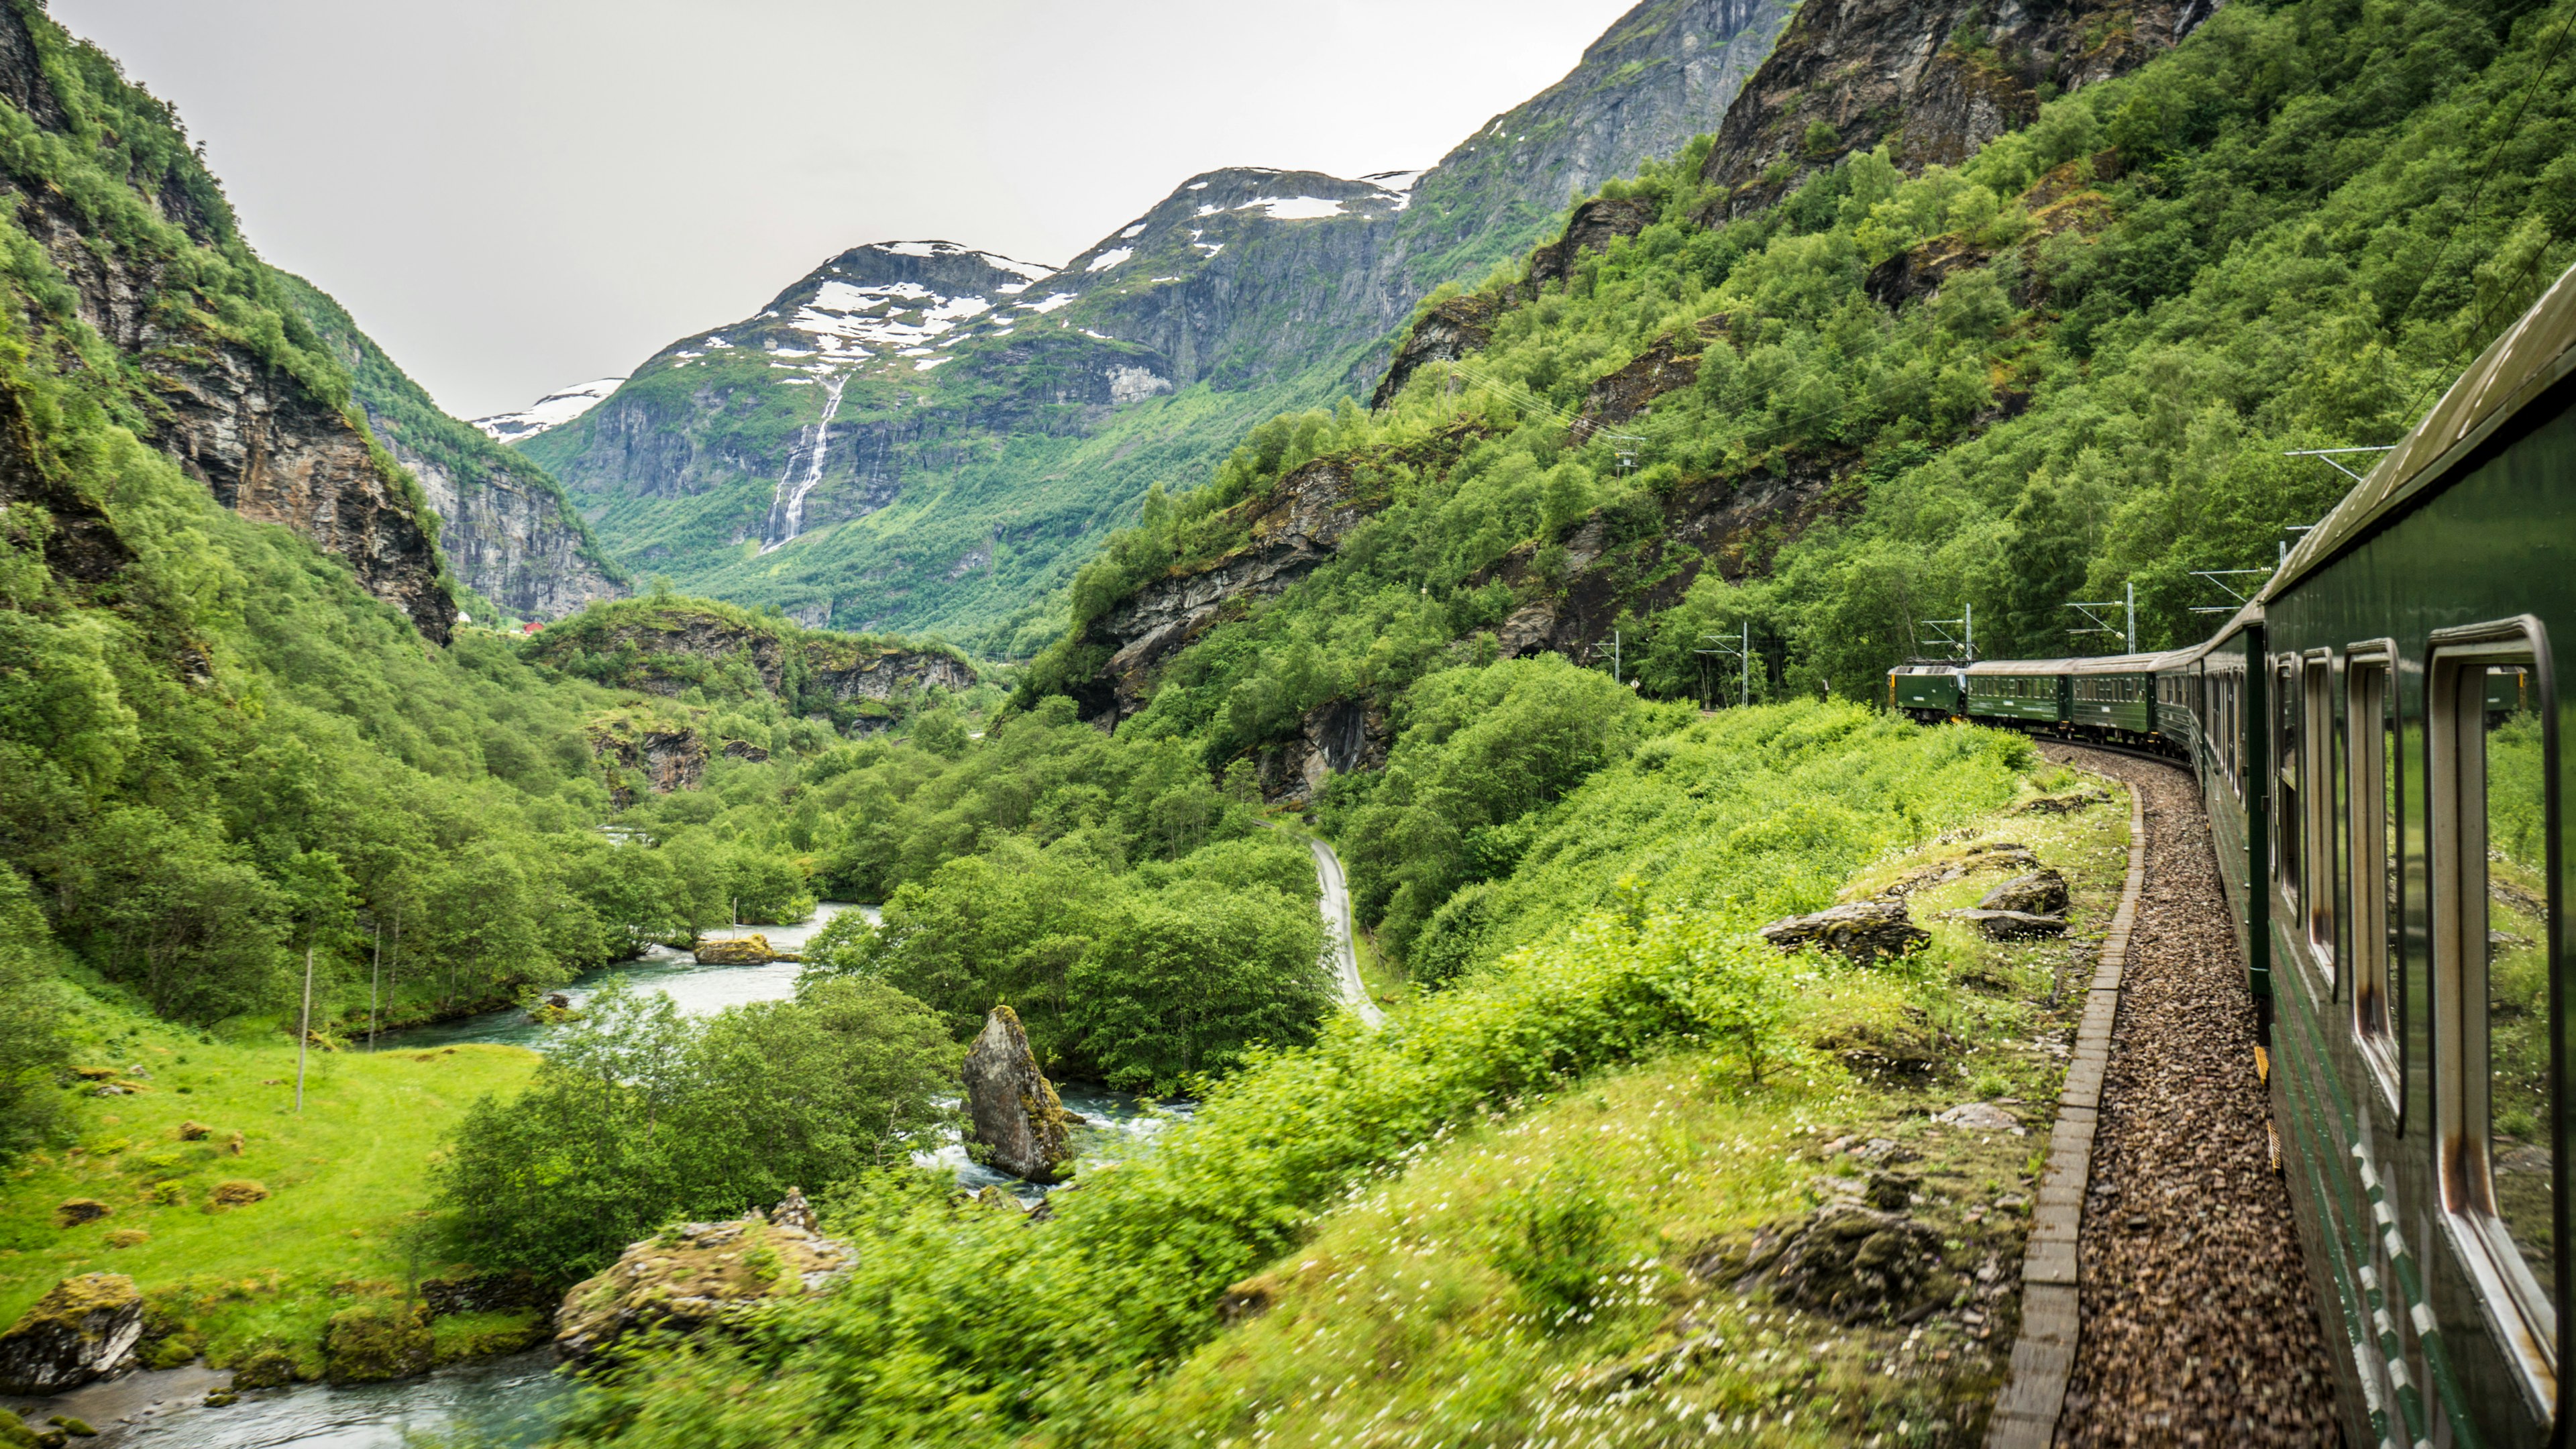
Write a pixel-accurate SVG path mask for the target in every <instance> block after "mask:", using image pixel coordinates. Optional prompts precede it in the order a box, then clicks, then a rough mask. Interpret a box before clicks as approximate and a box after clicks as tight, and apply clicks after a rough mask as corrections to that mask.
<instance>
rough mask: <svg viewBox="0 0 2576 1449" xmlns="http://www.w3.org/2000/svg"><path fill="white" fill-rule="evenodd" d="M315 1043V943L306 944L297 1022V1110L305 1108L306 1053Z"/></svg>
mask: <svg viewBox="0 0 2576 1449" xmlns="http://www.w3.org/2000/svg"><path fill="white" fill-rule="evenodd" d="M312 1043H313V944H312V943H311V942H309V941H308V942H306V943H305V946H304V1014H303V1016H302V1017H301V1018H299V1019H298V1020H297V1021H296V1024H295V1110H296V1111H298V1112H301V1111H303V1110H304V1053H305V1050H306V1049H307V1048H308V1047H310V1046H311V1045H312Z"/></svg>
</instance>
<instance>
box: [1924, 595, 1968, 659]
mask: <svg viewBox="0 0 2576 1449" xmlns="http://www.w3.org/2000/svg"><path fill="white" fill-rule="evenodd" d="M1923 627H1924V628H1925V629H1928V630H1934V631H1937V632H1934V633H1930V634H1927V635H1926V636H1925V637H1924V640H1923V642H1924V643H1926V644H1946V645H1948V646H1950V647H1951V648H1952V649H1955V650H1958V651H1959V652H1960V653H1962V654H1965V655H1966V656H1967V659H1968V662H1969V663H1970V664H1974V663H1976V662H1977V606H1976V605H1974V604H1969V605H1967V606H1966V607H1964V608H1962V609H1961V610H1960V611H1959V617H1957V618H1955V619H1926V620H1924V621H1923ZM1953 629H1956V630H1958V631H1959V632H1958V635H1957V636H1956V637H1953V636H1952V635H1951V633H1950V631H1951V630H1953Z"/></svg>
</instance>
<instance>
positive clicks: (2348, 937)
mask: <svg viewBox="0 0 2576 1449" xmlns="http://www.w3.org/2000/svg"><path fill="white" fill-rule="evenodd" d="M2571 388H2576V383H2568V384H2561V385H2560V386H2558V387H2557V388H2556V389H2555V390H2554V391H2553V392H2552V393H2550V394H2548V395H2546V396H2547V398H2548V400H2549V404H2550V406H2549V407H2548V409H2547V410H2543V409H2541V408H2534V409H2532V411H2533V412H2534V413H2536V414H2538V415H2539V416H2538V417H2535V418H2533V419H2532V420H2530V422H2528V423H2527V424H2526V425H2524V426H2523V427H2522V429H2521V430H2520V431H2519V432H2518V433H2517V434H2515V435H2513V436H2510V437H2506V438H2501V439H2499V440H2497V441H2496V442H2494V444H2493V445H2492V446H2491V447H2489V448H2487V449H2486V450H2484V451H2482V452H2480V453H2473V454H2470V455H2469V456H2468V457H2467V458H2466V459H2464V460H2463V462H2462V464H2461V466H2460V468H2459V470H2458V472H2457V473H2456V475H2455V476H2451V477H2449V478H2447V479H2445V480H2443V481H2441V482H2440V483H2439V484H2438V486H2434V487H2428V488H2426V489H2425V490H2423V492H2422V493H2421V494H2420V495H2419V496H2418V497H2417V498H2415V499H2414V500H2412V502H2411V504H2410V506H2409V507H2408V508H2406V509H2404V510H2401V511H2396V512H2392V513H2390V514H2387V515H2384V516H2382V517H2379V518H2377V519H2375V520H2374V521H2373V522H2372V524H2371V526H2370V527H2369V528H2368V529H2367V530H2365V531H2361V532H2358V533H2356V534H2355V535H2354V536H2351V537H2348V538H2346V539H2344V540H2343V541H2342V542H2341V545H2340V547H2339V548H2338V549H2337V550H2336V551H2335V552H2334V553H2333V554H2332V555H2331V556H2330V557H2328V558H2326V559H2324V560H2323V561H2320V562H2316V563H2313V564H2312V565H2310V566H2309V567H2307V568H2306V569H2305V570H2304V571H2303V572H2302V573H2301V574H2300V575H2299V576H2298V577H2297V578H2295V579H2294V580H2293V581H2291V582H2290V583H2289V584H2288V585H2287V586H2285V587H2284V588H2283V589H2282V590H2281V591H2280V592H2279V593H2278V595H2277V596H2273V597H2267V599H2266V601H2265V629H2266V631H2267V638H2266V641H2265V644H2264V645H2263V646H2260V647H2258V648H2257V649H2256V650H2255V652H2254V653H2253V654H2252V656H2251V659H2252V661H2253V664H2252V667H2251V668H2249V670H2248V675H2247V678H2248V683H2249V686H2251V687H2252V688H2253V689H2254V690H2256V691H2259V692H2261V693H2262V694H2263V695H2264V696H2265V699H2264V701H2263V702H2262V703H2258V705H2257V707H2256V708H2253V709H2250V710H2248V711H2247V714H2248V725H2249V729H2248V733H2249V735H2251V736H2253V737H2254V738H2253V739H2252V740H2249V745H2253V744H2259V746H2260V747H2262V748H2265V749H2268V750H2269V751H2270V752H2271V764H2270V768H2268V769H2264V770H2259V771H2251V772H2249V775H2250V778H2251V779H2252V780H2254V781H2256V782H2258V783H2260V784H2261V785H2262V786H2263V787H2264V788H2265V789H2266V790H2267V791H2269V792H2270V794H2269V796H2268V798H2266V799H2263V800H2256V799H2251V798H2249V799H2248V801H2247V806H2248V808H2247V811H2246V823H2247V831H2248V834H2249V836H2250V837H2252V838H2251V839H2250V840H2249V856H2250V861H2251V863H2253V864H2255V865H2256V867H2257V868H2258V869H2260V870H2262V871H2263V876H2262V877H2260V879H2261V880H2262V882H2263V887H2264V888H2262V889H2259V890H2257V891H2255V892H2253V897H2254V899H2253V901H2252V902H2251V904H2253V905H2255V906H2257V907H2259V908H2261V909H2262V910H2263V912H2264V919H2263V921H2262V922H2261V926H2260V930H2259V932H2258V933H2257V935H2256V938H2255V945H2256V946H2257V948H2258V949H2261V950H2264V951H2266V952H2267V954H2268V955H2269V956H2270V958H2271V961H2272V965H2273V969H2272V971H2271V973H2270V974H2271V978H2272V979H2271V1000H2272V1003H2273V1021H2272V1031H2271V1040H2272V1046H2273V1061H2274V1063H2275V1068H2276V1070H2275V1073H2274V1078H2275V1082H2274V1086H2275V1091H2274V1108H2275V1113H2276V1120H2277V1121H2278V1123H2279V1124H2280V1128H2281V1132H2282V1136H2283V1147H2284V1150H2285V1152H2286V1153H2287V1154H2288V1156H2289V1161H2290V1166H2291V1171H2290V1181H2291V1186H2292V1189H2293V1199H2294V1202H2295V1203H2296V1205H2297V1207H2298V1211H2299V1214H2300V1218H2301V1224H2302V1233H2303V1240H2304V1241H2305V1242H2306V1243H2307V1244H2308V1247H2309V1250H2310V1252H2311V1253H2312V1255H2313V1257H2312V1259H2311V1263H2310V1271H2311V1276H2312V1277H2314V1278H2316V1279H2317V1285H2316V1294H2317V1298H2318V1301H2319V1303H2320V1305H2321V1307H2322V1308H2323V1310H2324V1311H2325V1312H2326V1314H2327V1317H2328V1321H2329V1324H2330V1326H2332V1327H2334V1328H2336V1329H2337V1330H2338V1331H2337V1333H2336V1335H2335V1336H2334V1337H2333V1338H2331V1339H2330V1347H2332V1348H2334V1349H2336V1350H2337V1351H2338V1352H2341V1351H2343V1350H2344V1348H2345V1342H2344V1339H2343V1337H2342V1334H2341V1331H2340V1330H2341V1328H2342V1325H2343V1323H2345V1322H2351V1323H2355V1324H2359V1325H2361V1327H2362V1330H2363V1331H2362V1333H2361V1342H2360V1343H2359V1344H2358V1345H2356V1346H2355V1348H2356V1349H2357V1350H2358V1352H2356V1353H2350V1354H2345V1359H2346V1360H2347V1361H2346V1362H2342V1363H2339V1365H2338V1368H2339V1371H2340V1372H2341V1373H2342V1374H2343V1375H2344V1376H2345V1377H2347V1379H2348V1380H2349V1381H2350V1382H2349V1384H2348V1389H2349V1390H2350V1393H2349V1396H2348V1399H2347V1404H2348V1414H2347V1417H2348V1419H2349V1420H2352V1421H2353V1422H2352V1423H2351V1425H2350V1427H2351V1430H2352V1432H2353V1433H2354V1435H2355V1436H2356V1437H2357V1436H2359V1435H2360V1434H2361V1432H2362V1431H2363V1430H2364V1429H2365V1428H2366V1427H2376V1426H2374V1425H2372V1424H2371V1423H2370V1419H2371V1409H2372V1406H2373V1404H2374V1402H2375V1404H2376V1415H2377V1418H2378V1420H2379V1421H2380V1422H2381V1423H2383V1424H2384V1425H2385V1428H2384V1430H2383V1431H2382V1432H2384V1433H2385V1435H2386V1436H2387V1437H2389V1438H2392V1439H2394V1440H2396V1441H2397V1442H2400V1443H2411V1442H2415V1441H2416V1440H2418V1439H2423V1438H2429V1439H2430V1440H2431V1441H2432V1442H2436V1443H2440V1442H2445V1441H2446V1440H2447V1441H2448V1442H2454V1443H2466V1442H2472V1440H2474V1441H2475V1442H2480V1443H2484V1444H2486V1445H2490V1446H2509V1449H2527V1446H2537V1445H2542V1444H2554V1443H2559V1442H2563V1438H2564V1435H2563V1434H2562V1432H2561V1429H2560V1426H2559V1425H2558V1424H2557V1423H2556V1422H2555V1421H2556V1420H2559V1419H2563V1418H2564V1417H2565V1416H2566V1414H2567V1408H2566V1405H2565V1403H2564V1399H2563V1394H2562V1391H2561V1389H2560V1387H2559V1384H2560V1378H2561V1374H2562V1373H2563V1371H2564V1349H2563V1345H2564V1341H2565V1336H2566V1326H2567V1324H2568V1322H2569V1316H2570V1315H2569V1313H2568V1311H2567V1303H2568V1295H2569V1292H2570V1285H2569V1282H2568V1274H2567V1271H2566V1257H2567V1255H2566V1253H2565V1252H2564V1251H2563V1250H2562V1248H2561V1246H2560V1245H2562V1244H2564V1243H2566V1242H2567V1241H2568V1240H2569V1239H2568V1218H2569V1211H2568V1202H2567V1198H2568V1192H2567V1175H2568V1174H2567V1160H2568V1124H2567V1113H2566V1104H2565V1100H2564V1090H2565V1089H2564V1086H2563V1084H2564V1083H2566V1082H2567V1081H2568V1055H2569V1048H2568V1027H2567V1020H2566V1018H2567V1005H2566V999H2567V988H2568V979H2567V978H2568V965H2567V963H2568V961H2569V959H2570V957H2571V954H2576V953H2571V951H2570V950H2569V932H2568V925H2567V920H2566V917H2567V911H2566V910H2565V909H2564V898H2565V885H2564V871H2565V865H2564V862H2565V860H2566V858H2567V850H2566V835H2567V831H2568V829H2569V825H2568V821H2567V819H2566V810H2565V808H2564V800H2565V798H2566V794H2567V792H2566V789H2565V786H2564V783H2563V782H2564V780H2565V779H2566V776H2567V773H2568V769H2569V767H2568V764H2567V760H2566V757H2565V753H2564V751H2563V749H2562V748H2561V747H2560V744H2559V742H2558V738H2557V736H2558V728H2557V726H2558V723H2559V722H2560V721H2561V720H2562V719H2563V718H2564V717H2565V716H2566V713H2567V711H2568V710H2569V708H2570V706H2571V704H2576V698H2571V694H2570V688H2571V687H2570V684H2569V682H2568V681H2567V680H2566V679H2565V678H2564V677H2563V676H2562V675H2561V673H2560V672H2559V671H2558V670H2557V669H2556V667H2555V661H2554V658H2553V648H2554V647H2555V646H2556V645H2557V644H2559V643H2560V642H2561V641H2564V640H2567V639H2570V638H2576V567H2571V566H2576V512H2571V509H2570V489H2569V485H2570V483H2571V481H2576V410H2571V409H2570V404H2571V402H2576V395H2571V391H2570V389H2571ZM2266 651H2268V653H2267V652H2266ZM2266 663H2268V665H2269V667H2268V668H2267V667H2264V665H2265V664H2266ZM2285 686H2286V691H2285ZM2267 706H2268V707H2267ZM2374 806H2375V808H2376V810H2377V811H2378V812H2379V813H2380V815H2382V816H2384V817H2385V818H2384V820H2378V821H2375V822H2374V817H2373V816H2372V814H2371V813H2370V812H2371V811H2372V810H2373V808H2374ZM2214 820H2215V817H2213V821H2214ZM2365 827H2368V828H2365ZM2266 832H2268V833H2269V834H2270V835H2271V836H2272V837H2275V838H2276V841H2277V844H2278V845H2279V846H2280V847H2281V848H2279V849H2274V848H2272V847H2271V845H2269V844H2267V843H2266V840H2265V839H2264V836H2265V834H2266ZM2374 836H2375V837H2376V838H2374ZM2374 999H2376V1000H2379V1001H2381V1002H2382V1003H2383V1004H2382V1007H2381V1009H2382V1010H2384V1011H2385V1013H2386V1015H2385V1017H2384V1019H2383V1023H2382V1024H2379V1025H2377V1026H2375V1027H2374V1025H2373V1022H2372V1016H2371V1004H2372V1002H2373V1001H2374ZM2383 1211H2384V1212H2385V1213H2386V1214H2387V1221H2386V1222H2383V1221H2382V1220H2381V1218H2380V1214H2381V1213H2382V1212H2383ZM2391 1228H2393V1231H2391V1230H2390V1229H2391ZM2381 1314H2384V1315H2386V1317H2385V1320H2384V1321H2385V1322H2386V1323H2387V1324H2388V1325H2389V1328H2388V1329H2387V1330H2386V1331H2384V1332H2382V1331H2376V1330H2375V1328H2374V1325H2375V1324H2376V1323H2377V1322H2379V1321H2382V1320H2380V1319H2379V1318H2378V1315H2381ZM2422 1325H2430V1326H2431V1328H2432V1331H2431V1332H2430V1333H2425V1332H2422V1331H2421V1326H2422ZM2392 1359H2393V1360H2395V1361H2396V1362H2398V1363H2399V1364H2401V1365H2402V1368H2401V1369H2400V1370H2399V1371H2398V1372H2394V1373H2392V1372H2391V1371H2390V1370H2389V1369H2388V1368H2387V1364H2388V1363H2389V1361H2391V1360H2392Z"/></svg>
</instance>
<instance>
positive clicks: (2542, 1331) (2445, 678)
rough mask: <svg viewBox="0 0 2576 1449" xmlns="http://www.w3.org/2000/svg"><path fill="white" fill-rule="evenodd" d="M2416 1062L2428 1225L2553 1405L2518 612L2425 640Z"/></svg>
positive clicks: (2553, 1234) (2537, 733)
mask: <svg viewBox="0 0 2576 1449" xmlns="http://www.w3.org/2000/svg"><path fill="white" fill-rule="evenodd" d="M2433 643H2434V652H2433V658H2432V669H2431V678H2430V705H2429V709H2428V713H2429V714H2430V716H2431V718H2430V724H2431V734H2432V751H2431V759H2432V778H2431V784H2432V812H2431V813H2432V826H2433V836H2432V857H2433V858H2432V872H2433V879H2432V907H2433V930H2432V937H2433V960H2432V980H2433V1062H2434V1072H2435V1081H2434V1112H2435V1117H2436V1119H2437V1128H2438V1138H2439V1143H2440V1148H2439V1154H2438V1170H2439V1174H2440V1184H2441V1193H2442V1206H2443V1209H2444V1211H2443V1215H2442V1216H2443V1221H2444V1225H2445V1228H2446V1229H2447V1232H2446V1236H2447V1238H2448V1240H2449V1242H2450V1244H2451V1246H2452V1248H2453V1250H2454V1256H2455V1257H2456V1258H2457V1259H2458V1262H2459V1265H2460V1268H2461V1271H2462V1274H2463V1276H2464V1277H2465V1278H2466V1279H2467V1281H2468V1282H2469V1284H2470V1285H2471V1286H2472V1287H2473V1289H2474V1290H2475V1292H2476V1294H2477V1296H2478V1298H2479V1299H2480V1301H2481V1307H2482V1309H2483V1311H2484V1314H2485V1315H2486V1316H2487V1317H2489V1318H2490V1319H2491V1321H2492V1322H2494V1323H2495V1324H2496V1325H2497V1326H2498V1328H2499V1329H2500V1330H2501V1331H2500V1332H2497V1333H2496V1334H2495V1335H2494V1342H2495V1343H2496V1344H2497V1345H2498V1347H2499V1348H2500V1349H2501V1350H2502V1351H2503V1352H2504V1353H2505V1354H2506V1356H2507V1357H2508V1358H2509V1359H2510V1360H2511V1361H2512V1364H2513V1367H2514V1368H2515V1370H2516V1371H2517V1375H2516V1376H2517V1378H2518V1381H2519V1383H2520V1385H2521V1387H2522V1389H2523V1392H2524V1394H2525V1395H2526V1397H2527V1400H2528V1405H2529V1407H2530V1409H2531V1410H2532V1412H2533V1413H2534V1414H2535V1415H2536V1416H2537V1417H2538V1418H2539V1420H2540V1421H2541V1422H2543V1423H2547V1422H2549V1421H2550V1420H2551V1419H2552V1418H2553V1417H2554V1416H2555V1413H2556V1411H2557V1409H2558V1382H2557V1375H2558V1324H2559V1312H2560V1307H2561V1304H2562V1301H2563V1293H2564V1289H2563V1287H2562V1285H2561V1284H2560V1282H2559V1253H2558V1242H2557V1240H2558V1229H2557V1218H2558V1201H2559V1199H2560V1197H2561V1196H2562V1191H2561V1184H2560V1182H2559V1175H2560V1162H2561V1160H2562V1159H2563V1156H2564V1154H2563V1152H2562V1150H2561V1149H2562V1146H2563V1142H2562V1139H2563V1137H2564V1131H2563V1126H2562V1124H2561V1123H2560V1121H2559V1114H2558V1111H2557V1100H2556V1089H2555V1080H2554V1077H2555V1073H2554V1071H2553V1064H2552V1058H2553V1056H2554V1055H2555V1049H2554V1044H2555V1041H2556V1030H2555V1021H2554V1014H2553V1009H2552V1006H2553V1003H2552V999H2551V998H2552V993H2551V989H2550V985H2551V981H2552V979H2553V977H2554V975H2555V967H2556V959H2557V955H2558V951H2557V943H2556V940H2555V934H2554V932H2553V930H2552V923H2553V922H2554V921H2555V920H2556V919H2557V915H2558V910H2559V901H2558V894H2559V893H2558V886H2557V875H2558V861H2557V859H2556V856H2557V851H2556V849H2555V846H2554V827H2555V823H2556V820H2557V800H2556V798H2555V797H2556V790H2555V788H2554V786H2553V784H2552V779H2553V777H2554V773H2555V766H2556V757H2557V742H2556V738H2555V735H2556V730H2555V727H2554V720H2553V718H2552V713H2553V712H2552V711H2550V710H2548V709H2546V708H2543V704H2544V702H2545V701H2547V700H2548V699H2549V698H2550V695H2549V692H2548V691H2549V681H2548V678H2547V669H2548V653H2547V645H2546V641H2545V640H2544V639H2543V637H2542V635H2541V633H2540V628H2539V625H2538V624H2537V623H2536V622H2533V621H2529V620H2522V621H2516V622H2514V623H2512V624H2508V625H2501V626H2495V627H2492V628H2487V629H2478V630H2446V631H2443V633H2440V634H2436V635H2435V636H2434V637H2433Z"/></svg>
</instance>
